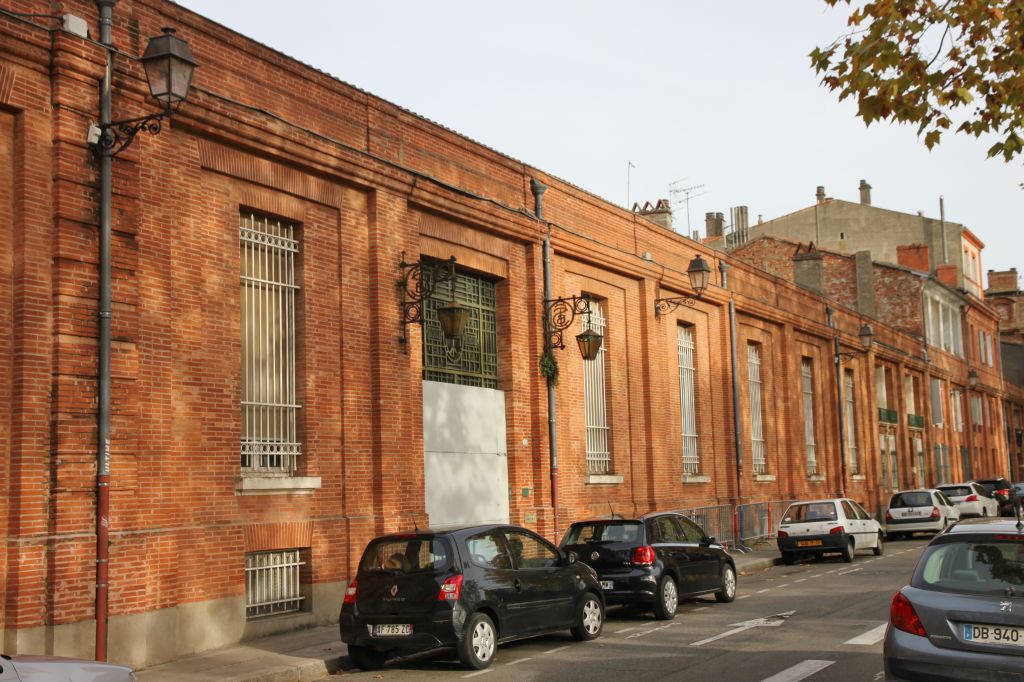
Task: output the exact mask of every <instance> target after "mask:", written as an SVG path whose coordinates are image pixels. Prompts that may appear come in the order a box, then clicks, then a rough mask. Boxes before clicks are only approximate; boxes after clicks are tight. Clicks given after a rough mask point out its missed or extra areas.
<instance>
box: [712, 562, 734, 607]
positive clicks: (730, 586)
mask: <svg viewBox="0 0 1024 682" xmlns="http://www.w3.org/2000/svg"><path fill="white" fill-rule="evenodd" d="M715 599H716V600H718V601H719V602H721V603H723V604H728V603H729V602H731V601H733V600H734V599H736V569H735V568H733V567H732V566H730V565H729V564H726V565H725V566H722V589H721V590H719V591H718V592H715Z"/></svg>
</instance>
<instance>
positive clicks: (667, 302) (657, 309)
mask: <svg viewBox="0 0 1024 682" xmlns="http://www.w3.org/2000/svg"><path fill="white" fill-rule="evenodd" d="M681 305H689V306H693V305H697V299H695V298H691V297H689V296H676V297H674V298H656V299H654V316H655V317H659V316H661V314H662V313H670V312H672V311H673V310H675V309H676V308H678V307H679V306H681Z"/></svg>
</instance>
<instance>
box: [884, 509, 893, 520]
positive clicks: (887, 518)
mask: <svg viewBox="0 0 1024 682" xmlns="http://www.w3.org/2000/svg"><path fill="white" fill-rule="evenodd" d="M885 520H886V521H892V512H891V511H889V510H888V509H886V510H885Z"/></svg>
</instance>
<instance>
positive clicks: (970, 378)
mask: <svg viewBox="0 0 1024 682" xmlns="http://www.w3.org/2000/svg"><path fill="white" fill-rule="evenodd" d="M967 385H968V386H970V387H971V388H974V387H976V386H977V385H978V373H977V372H976V371H974V370H973V369H972V370H971V371H970V372H968V373H967Z"/></svg>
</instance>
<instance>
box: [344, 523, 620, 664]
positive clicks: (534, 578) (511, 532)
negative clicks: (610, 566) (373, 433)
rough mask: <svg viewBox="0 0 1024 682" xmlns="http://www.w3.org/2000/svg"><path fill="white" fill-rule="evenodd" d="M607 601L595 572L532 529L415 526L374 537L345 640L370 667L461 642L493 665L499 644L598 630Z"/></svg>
mask: <svg viewBox="0 0 1024 682" xmlns="http://www.w3.org/2000/svg"><path fill="white" fill-rule="evenodd" d="M604 610H605V602H604V595H603V593H602V591H601V585H600V584H599V582H598V579H597V574H596V573H594V571H593V570H592V569H591V568H590V567H589V566H587V565H586V564H584V563H582V562H577V561H576V557H575V555H572V554H569V553H567V552H563V551H562V550H560V549H558V548H557V547H555V546H554V545H552V544H551V543H549V542H547V541H546V540H545V539H544V538H542V537H540V536H539V535H537V534H536V533H533V532H532V531H529V530H527V529H526V528H519V527H516V526H506V525H485V526H472V527H467V528H459V529H450V530H443V531H441V530H437V531H431V530H417V531H416V532H412V533H399V534H394V535H385V536H381V537H378V538H375V539H374V540H372V541H370V543H369V545H367V547H366V549H365V550H364V552H363V556H362V558H361V559H360V561H359V567H358V569H357V571H356V576H355V578H354V579H353V580H352V583H351V584H350V585H349V587H348V589H347V590H346V592H345V600H344V603H343V604H342V607H341V617H340V629H341V639H342V641H343V642H345V643H346V644H348V653H349V658H351V659H352V662H353V663H354V664H355V665H357V666H358V667H360V668H363V669H364V670H371V669H376V668H380V667H381V666H383V665H384V663H385V662H386V661H387V660H388V659H389V658H391V657H395V656H404V655H409V654H413V653H418V652H422V651H428V650H431V649H435V648H440V647H455V649H456V651H457V653H458V657H459V660H460V661H461V662H462V664H463V665H464V666H465V667H467V668H469V669H473V670H480V669H483V668H486V667H488V666H489V665H490V664H491V661H493V660H494V655H495V651H496V649H497V645H498V644H499V643H500V642H505V641H508V640H512V639H519V638H523V637H531V636H534V635H541V634H547V633H551V632H554V631H557V630H563V629H568V630H570V631H571V632H572V635H573V637H574V638H575V639H577V640H581V641H582V640H591V639H595V638H597V637H598V636H600V634H601V630H602V627H603V625H604Z"/></svg>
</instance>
